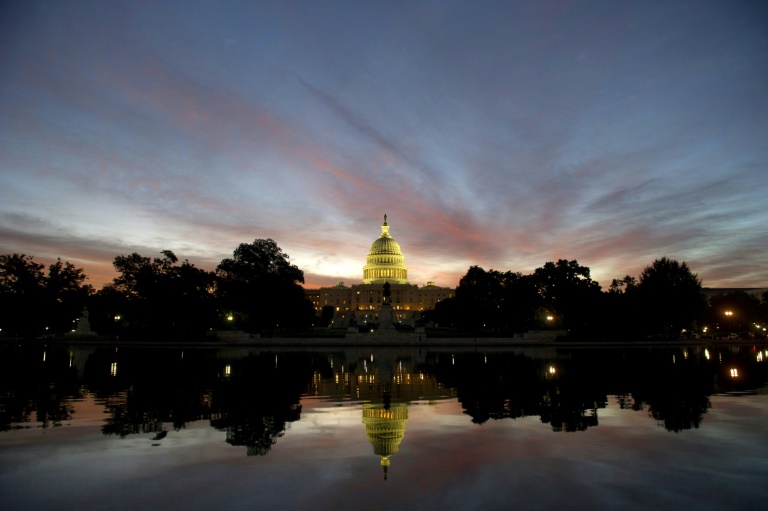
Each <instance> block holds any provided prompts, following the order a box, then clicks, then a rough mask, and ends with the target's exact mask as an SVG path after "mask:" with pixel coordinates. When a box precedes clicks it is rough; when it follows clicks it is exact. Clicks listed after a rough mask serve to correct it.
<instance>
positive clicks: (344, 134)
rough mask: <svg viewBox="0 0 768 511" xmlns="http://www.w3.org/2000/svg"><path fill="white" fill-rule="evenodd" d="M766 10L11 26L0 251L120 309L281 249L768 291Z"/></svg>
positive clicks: (56, 14)
mask: <svg viewBox="0 0 768 511" xmlns="http://www.w3.org/2000/svg"><path fill="white" fill-rule="evenodd" d="M767 26H768V3H766V2H762V1H737V0H734V1H727V2H724V1H706V0H694V1H647V2H630V1H620V2H606V1H594V2H593V1H579V2H570V1H531V2H527V1H499V2H494V1H459V2H456V1H448V0H440V1H425V0H413V1H403V2H398V1H394V0H392V1H381V2H376V1H365V2H360V1H332V0H328V1H325V0H324V1H322V2H313V1H302V2H298V1H289V0H284V1H274V2H270V1H263V2H258V1H248V2H245V1H244V2H236V1H229V2H215V1H196V0H184V1H163V0H152V1H130V2H127V1H126V2H122V1H118V0H116V1H110V2H102V1H92V2H88V1H77V0H72V1H67V2H43V1H25V2H7V3H4V6H3V7H2V9H1V10H0V253H25V254H28V255H34V256H35V260H36V261H38V262H42V263H49V262H51V261H53V260H55V259H56V258H57V257H61V258H62V259H63V260H68V261H70V262H73V263H75V264H76V265H77V266H79V267H82V268H84V270H85V272H86V273H87V274H88V275H89V278H90V280H89V282H90V283H91V284H93V285H94V286H96V287H100V286H101V285H102V284H105V283H108V282H110V281H111V279H112V278H113V277H115V276H116V274H115V272H114V270H113V269H112V261H113V259H114V258H115V256H117V255H121V254H129V253H131V252H138V253H140V254H141V255H144V256H152V257H160V252H161V251H162V250H166V249H167V250H172V251H173V252H174V253H175V254H176V255H177V256H178V257H179V258H180V259H181V260H184V259H188V260H189V261H190V262H192V263H194V264H195V265H196V266H199V267H202V268H206V269H214V268H215V267H216V265H217V264H218V263H219V261H221V260H222V259H223V258H225V257H229V256H231V254H232V251H233V250H234V249H235V248H236V247H237V246H238V245H239V244H240V243H249V242H252V241H253V240H254V239H259V238H272V239H274V240H275V242H276V243H277V244H278V245H279V246H280V247H281V248H282V249H283V250H284V251H285V253H286V254H288V255H289V256H290V261H291V262H292V263H293V264H296V265H297V266H298V267H299V268H301V269H302V270H303V271H304V275H305V280H306V285H307V286H308V287H317V286H321V285H332V284H335V283H336V282H337V281H345V283H346V284H347V285H349V284H355V283H359V282H360V281H361V280H362V267H363V265H364V264H365V257H366V255H367V253H368V250H369V248H370V245H371V243H372V242H373V241H374V240H375V239H376V238H377V237H378V236H379V234H380V233H381V228H380V226H381V223H382V220H383V215H384V214H385V213H386V214H387V215H388V221H389V225H390V229H391V231H390V232H391V234H392V236H393V237H394V238H395V239H396V240H397V241H398V242H399V244H400V246H401V247H402V250H403V254H404V256H405V263H406V265H407V266H408V268H409V280H410V281H411V283H415V284H419V285H424V284H426V282H427V281H436V283H437V284H438V285H443V286H455V285H457V283H458V281H459V279H460V278H461V277H462V276H463V275H464V274H465V273H466V271H467V269H468V268H469V267H470V266H472V265H479V266H481V267H483V268H485V269H491V268H492V269H496V270H501V271H507V270H511V271H519V272H521V273H524V274H527V273H531V272H532V271H533V270H534V269H535V268H537V267H540V266H543V264H544V263H546V262H547V261H556V260H558V259H568V260H573V259H576V260H578V262H579V264H581V265H584V266H588V267H589V268H590V269H591V272H592V278H593V279H595V280H597V281H598V282H600V284H601V285H602V286H603V288H604V289H605V288H607V287H608V286H609V285H610V283H611V280H612V279H613V278H621V277H623V276H624V275H627V274H629V275H634V276H638V275H639V274H640V272H641V271H642V269H643V268H644V267H645V266H648V265H649V264H651V263H652V262H653V260H655V259H657V258H660V257H664V256H666V257H671V258H673V259H677V260H678V261H686V262H687V263H688V265H689V266H690V267H691V269H692V270H693V271H694V272H695V273H697V274H698V276H699V277H700V278H701V279H702V281H703V285H704V286H705V287H766V286H768V255H767V254H768V250H766V249H767V248H768V208H767V207H766V204H767V201H766V191H767V190H768V135H767V134H768V30H766V27H767Z"/></svg>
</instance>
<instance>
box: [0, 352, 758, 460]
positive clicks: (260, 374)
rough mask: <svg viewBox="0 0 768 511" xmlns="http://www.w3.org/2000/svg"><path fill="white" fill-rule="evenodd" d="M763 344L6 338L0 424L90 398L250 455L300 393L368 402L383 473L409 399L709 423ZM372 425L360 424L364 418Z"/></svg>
mask: <svg viewBox="0 0 768 511" xmlns="http://www.w3.org/2000/svg"><path fill="white" fill-rule="evenodd" d="M766 353H768V352H766V351H765V347H758V346H754V347H752V346H749V347H746V346H736V347H722V346H708V347H691V348H675V349H658V348H656V349H643V348H635V349H601V350H595V349H559V350H554V349H552V350H539V351H524V350H523V351H519V350H518V351H509V352H486V353H484V352H456V351H453V352H452V351H444V352H441V351H431V352H425V351H420V350H394V349H393V350H379V351H371V350H370V349H367V348H366V349H365V350H363V349H361V350H354V349H348V350H338V351H333V352H309V351H307V352H303V351H294V352H288V351H286V352H279V353H276V352H274V351H260V350H205V349H191V348H186V349H185V350H184V351H183V352H182V351H181V350H180V349H148V348H133V347H129V348H120V349H119V350H117V349H114V348H98V349H96V348H93V349H83V348H68V347H64V346H61V347H56V346H53V347H52V346H48V347H45V348H43V347H34V346H32V347H23V346H22V347H18V346H14V347H5V348H3V353H2V355H3V356H2V361H0V368H1V369H2V370H0V430H3V431H6V430H9V429H14V428H26V427H43V428H47V427H58V426H61V425H63V424H65V423H66V422H67V421H69V420H72V418H73V414H75V413H76V411H75V410H76V406H75V404H76V403H77V402H78V401H79V400H82V399H83V398H84V397H85V396H93V397H94V398H95V400H96V403H97V404H98V405H99V406H101V407H103V409H104V411H105V413H106V419H105V421H104V423H103V425H102V432H103V434H105V435H111V436H112V435H114V436H117V437H121V438H125V437H127V436H129V435H135V434H151V438H150V441H151V442H152V445H155V446H158V447H159V446H161V445H162V443H163V440H164V439H165V438H168V436H170V435H172V432H173V431H179V430H181V429H183V428H185V426H186V425H187V424H188V423H190V422H193V421H200V420H205V421H208V422H209V424H210V426H211V427H212V428H215V429H216V430H220V431H223V432H225V433H226V442H227V443H228V444H230V445H233V446H238V447H243V448H245V453H246V454H247V455H249V456H250V455H260V456H261V455H265V454H267V453H268V452H269V451H270V449H271V448H272V447H273V446H274V445H275V444H276V443H277V441H278V440H279V439H280V438H281V437H283V436H284V435H285V433H286V430H287V429H289V427H290V424H291V423H294V422H296V421H299V420H300V419H301V413H302V399H303V398H307V397H308V396H317V397H322V398H323V399H326V400H328V401H330V402H336V403H345V402H358V401H359V402H362V403H364V406H363V407H362V418H361V419H362V424H363V426H364V428H365V432H366V434H367V435H368V439H369V441H370V443H371V444H372V445H373V452H374V453H375V454H376V456H379V457H380V459H381V465H382V467H384V469H385V474H386V469H387V467H388V466H389V464H390V462H391V460H390V456H392V455H394V454H396V453H397V451H398V448H399V445H400V443H401V442H402V441H403V438H404V434H405V433H404V432H405V424H406V421H407V419H408V403H413V402H418V401H427V402H429V401H434V400H441V399H446V398H457V399H458V401H459V403H460V404H461V407H462V409H463V412H464V413H465V414H466V415H467V416H468V417H469V418H470V420H471V422H473V423H475V424H484V423H487V422H488V421H494V420H506V419H511V420H516V419H520V418H524V417H538V419H539V420H540V421H541V422H542V423H544V424H547V425H549V427H550V428H551V429H552V430H553V431H556V432H577V431H584V430H587V429H589V428H594V427H597V426H598V425H599V417H600V413H601V412H600V411H601V410H602V409H604V408H605V407H606V404H607V403H608V402H609V400H614V402H616V403H618V405H619V408H620V409H621V410H626V411H627V413H631V412H640V411H644V412H645V413H647V415H648V416H649V418H650V419H652V420H654V421H656V422H657V423H658V424H659V425H660V426H662V427H664V428H665V429H666V430H668V431H672V432H681V431H685V430H688V429H691V428H699V427H701V426H702V425H703V424H704V423H705V416H706V414H707V411H708V410H709V409H710V407H711V402H710V396H712V395H713V394H718V393H728V394H733V395H738V394H743V393H755V392H757V391H758V389H762V388H763V387H764V386H765V385H766V381H768V363H766V362H764V360H765V358H766V357H768V355H766ZM361 427H362V426H361Z"/></svg>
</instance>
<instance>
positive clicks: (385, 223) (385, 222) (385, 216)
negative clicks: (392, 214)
mask: <svg viewBox="0 0 768 511" xmlns="http://www.w3.org/2000/svg"><path fill="white" fill-rule="evenodd" d="M384 225H387V214H386V213H384Z"/></svg>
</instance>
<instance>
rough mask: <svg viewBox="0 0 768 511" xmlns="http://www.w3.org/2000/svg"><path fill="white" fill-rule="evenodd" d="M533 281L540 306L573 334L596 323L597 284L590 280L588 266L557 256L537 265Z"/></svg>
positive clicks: (598, 285) (585, 329) (598, 302)
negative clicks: (555, 260) (557, 257)
mask: <svg viewBox="0 0 768 511" xmlns="http://www.w3.org/2000/svg"><path fill="white" fill-rule="evenodd" d="M532 278H533V281H534V283H535V285H536V287H537V289H538V291H539V296H540V297H541V299H542V305H543V306H544V307H545V308H546V309H547V310H549V311H551V312H552V313H553V314H554V316H555V318H556V319H557V320H558V321H559V322H560V323H561V324H562V325H563V326H565V327H566V328H567V329H569V330H572V331H574V332H573V333H584V332H586V331H588V330H591V329H592V328H593V327H594V326H596V325H595V319H596V318H597V316H598V314H599V313H600V311H599V307H600V303H601V294H600V284H598V283H597V282H595V281H594V280H592V278H591V277H590V271H589V268H588V267H587V266H581V265H579V263H578V261H576V260H573V261H568V260H565V259H560V260H558V261H557V262H556V263H553V262H551V261H550V262H547V263H545V264H544V266H542V267H541V268H536V270H535V271H534V272H533V275H532Z"/></svg>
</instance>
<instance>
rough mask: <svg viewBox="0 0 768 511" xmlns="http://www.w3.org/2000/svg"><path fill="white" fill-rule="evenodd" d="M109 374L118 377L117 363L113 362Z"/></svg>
mask: <svg viewBox="0 0 768 511" xmlns="http://www.w3.org/2000/svg"><path fill="white" fill-rule="evenodd" d="M109 374H111V375H112V376H117V362H112V365H111V366H110V367H109Z"/></svg>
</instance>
